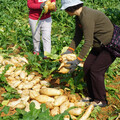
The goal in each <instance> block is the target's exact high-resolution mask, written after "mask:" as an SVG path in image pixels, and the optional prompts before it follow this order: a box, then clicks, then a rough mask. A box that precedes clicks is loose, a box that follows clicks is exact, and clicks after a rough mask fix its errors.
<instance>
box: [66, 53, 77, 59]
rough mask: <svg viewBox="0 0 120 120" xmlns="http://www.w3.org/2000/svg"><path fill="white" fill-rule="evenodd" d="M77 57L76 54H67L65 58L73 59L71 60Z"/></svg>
mask: <svg viewBox="0 0 120 120" xmlns="http://www.w3.org/2000/svg"><path fill="white" fill-rule="evenodd" d="M76 58H77V57H76V55H75V54H68V55H67V56H66V59H67V60H68V61H73V60H75V59H76Z"/></svg>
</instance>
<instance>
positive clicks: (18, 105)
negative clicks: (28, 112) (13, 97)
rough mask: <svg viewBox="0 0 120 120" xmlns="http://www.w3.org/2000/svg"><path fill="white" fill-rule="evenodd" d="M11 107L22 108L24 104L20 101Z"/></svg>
mask: <svg viewBox="0 0 120 120" xmlns="http://www.w3.org/2000/svg"><path fill="white" fill-rule="evenodd" d="M13 108H19V109H23V108H25V104H23V103H22V102H20V103H18V104H17V105H15V106H14V107H13Z"/></svg>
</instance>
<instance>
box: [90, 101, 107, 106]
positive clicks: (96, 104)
mask: <svg viewBox="0 0 120 120" xmlns="http://www.w3.org/2000/svg"><path fill="white" fill-rule="evenodd" d="M90 104H92V105H94V107H97V106H100V107H105V106H107V105H108V104H107V103H102V102H101V101H98V102H96V101H93V102H90V103H88V105H90Z"/></svg>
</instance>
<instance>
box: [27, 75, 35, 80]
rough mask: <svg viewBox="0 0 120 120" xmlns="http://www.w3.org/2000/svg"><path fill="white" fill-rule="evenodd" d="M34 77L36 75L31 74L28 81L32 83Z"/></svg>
mask: <svg viewBox="0 0 120 120" xmlns="http://www.w3.org/2000/svg"><path fill="white" fill-rule="evenodd" d="M34 77H35V75H31V74H30V75H28V78H27V80H28V81H31V80H33V78H34Z"/></svg>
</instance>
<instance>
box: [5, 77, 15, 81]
mask: <svg viewBox="0 0 120 120" xmlns="http://www.w3.org/2000/svg"><path fill="white" fill-rule="evenodd" d="M7 79H8V81H15V78H14V77H11V76H9V77H8V78H7Z"/></svg>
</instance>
